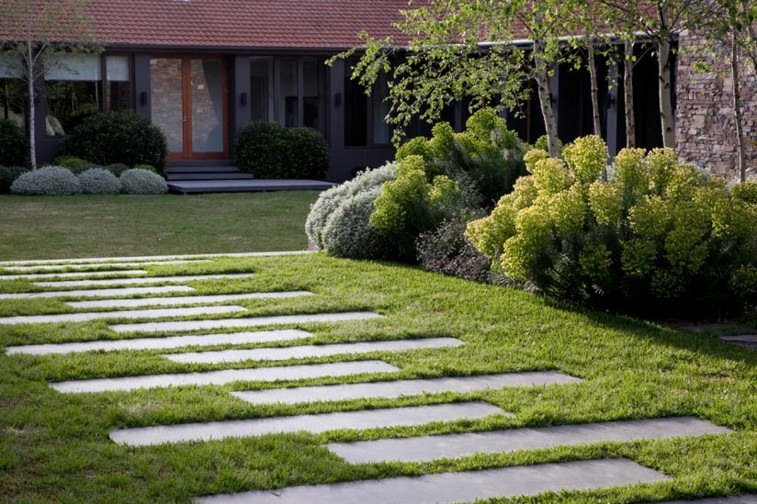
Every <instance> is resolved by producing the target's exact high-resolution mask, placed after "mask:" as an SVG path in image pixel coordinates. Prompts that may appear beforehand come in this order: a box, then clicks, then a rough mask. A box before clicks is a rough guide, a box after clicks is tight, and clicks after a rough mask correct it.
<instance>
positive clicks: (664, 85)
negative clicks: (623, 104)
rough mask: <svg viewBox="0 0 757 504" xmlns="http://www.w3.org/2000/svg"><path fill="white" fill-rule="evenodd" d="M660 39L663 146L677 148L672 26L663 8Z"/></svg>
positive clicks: (658, 62)
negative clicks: (672, 86) (671, 66)
mask: <svg viewBox="0 0 757 504" xmlns="http://www.w3.org/2000/svg"><path fill="white" fill-rule="evenodd" d="M659 13H660V23H661V25H662V27H661V28H662V29H661V30H660V39H659V41H658V42H657V65H658V78H659V95H660V126H661V129H662V145H663V147H670V148H671V149H674V148H675V132H674V131H673V98H672V96H671V85H670V53H671V44H670V27H669V25H668V18H667V13H666V12H665V10H664V9H663V8H661V9H660V10H659Z"/></svg>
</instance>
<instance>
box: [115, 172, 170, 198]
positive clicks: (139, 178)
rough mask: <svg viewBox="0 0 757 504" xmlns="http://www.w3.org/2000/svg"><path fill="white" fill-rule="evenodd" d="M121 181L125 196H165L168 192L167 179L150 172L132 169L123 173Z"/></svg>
mask: <svg viewBox="0 0 757 504" xmlns="http://www.w3.org/2000/svg"><path fill="white" fill-rule="evenodd" d="M119 180H120V182H121V192H122V193H124V194H165V193H166V192H168V185H167V184H166V179H164V178H163V177H161V176H160V175H158V174H157V173H154V172H151V171H149V170H142V169H140V168H131V169H129V170H126V171H125V172H123V173H122V174H121V176H120V177H119Z"/></svg>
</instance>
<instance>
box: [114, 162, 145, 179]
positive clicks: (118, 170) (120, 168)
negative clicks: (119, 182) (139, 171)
mask: <svg viewBox="0 0 757 504" xmlns="http://www.w3.org/2000/svg"><path fill="white" fill-rule="evenodd" d="M144 166H146V165H137V166H135V167H134V168H143V167H144ZM105 169H106V170H108V171H109V172H110V173H112V174H113V175H115V176H116V177H120V176H121V174H122V173H123V172H125V171H126V170H128V169H129V167H128V166H127V165H125V164H123V163H111V164H109V165H108V166H106V167H105ZM150 171H155V168H153V169H152V170H150Z"/></svg>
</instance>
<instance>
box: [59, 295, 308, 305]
mask: <svg viewBox="0 0 757 504" xmlns="http://www.w3.org/2000/svg"><path fill="white" fill-rule="evenodd" d="M312 294H313V293H312V292H308V291H291V292H253V293H248V294H219V295H212V296H182V297H160V298H141V299H102V300H99V301H69V302H68V303H66V304H67V305H68V306H70V307H72V308H135V307H140V306H167V305H179V304H213V303H224V302H227V301H238V300H240V299H285V298H292V297H297V296H311V295H312Z"/></svg>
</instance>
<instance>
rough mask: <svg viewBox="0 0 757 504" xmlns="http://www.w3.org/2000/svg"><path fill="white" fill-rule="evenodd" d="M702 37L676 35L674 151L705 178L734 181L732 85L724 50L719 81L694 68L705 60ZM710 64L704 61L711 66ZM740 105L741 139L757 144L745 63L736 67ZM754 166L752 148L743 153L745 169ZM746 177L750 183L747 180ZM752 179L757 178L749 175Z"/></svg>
mask: <svg viewBox="0 0 757 504" xmlns="http://www.w3.org/2000/svg"><path fill="white" fill-rule="evenodd" d="M701 46H702V37H701V36H699V35H696V34H693V33H689V32H684V33H682V34H681V35H680V39H679V47H680V48H681V53H680V55H679V57H678V74H677V89H676V92H677V108H676V147H677V150H678V154H679V157H680V158H681V159H682V160H684V161H686V162H689V163H693V164H695V165H697V166H700V167H702V168H705V169H707V170H708V171H710V173H713V174H715V175H718V176H721V177H725V178H727V179H729V180H734V179H735V180H738V139H737V138H736V119H735V116H734V112H733V87H732V86H733V82H732V79H731V77H730V71H729V67H728V64H727V59H726V58H725V56H726V55H727V54H728V52H730V47H729V46H724V47H723V55H724V57H723V58H722V61H721V62H718V68H721V69H722V70H723V72H722V75H713V74H708V73H703V72H699V71H697V70H696V68H695V67H694V63H695V61H696V60H697V59H699V58H704V57H705V56H704V51H702V50H701ZM714 61H715V59H714V58H708V62H709V63H710V64H712V63H713V62H714ZM741 73H742V76H741V77H742V78H741V79H740V80H741V82H742V87H741V100H742V113H743V117H744V121H743V122H744V133H745V135H746V138H747V139H752V140H757V76H756V75H755V73H754V70H753V68H752V67H751V65H749V64H746V62H745V63H744V64H743V65H742V67H741ZM756 165H757V148H755V147H752V146H749V147H748V158H747V167H749V166H756ZM747 177H750V175H749V174H747ZM751 177H752V178H757V173H754V171H753V172H752V173H751Z"/></svg>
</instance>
